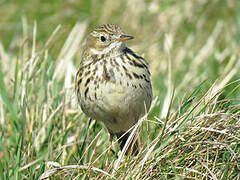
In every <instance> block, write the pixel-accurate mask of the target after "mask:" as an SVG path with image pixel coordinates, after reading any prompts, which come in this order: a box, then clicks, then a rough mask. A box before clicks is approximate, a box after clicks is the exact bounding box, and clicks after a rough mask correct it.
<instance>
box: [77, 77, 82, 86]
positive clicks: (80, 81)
mask: <svg viewBox="0 0 240 180" xmlns="http://www.w3.org/2000/svg"><path fill="white" fill-rule="evenodd" d="M81 83H82V78H80V79H79V81H78V86H80V84H81Z"/></svg>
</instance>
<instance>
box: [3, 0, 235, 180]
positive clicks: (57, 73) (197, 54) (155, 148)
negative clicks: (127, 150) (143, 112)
mask: <svg viewBox="0 0 240 180" xmlns="http://www.w3.org/2000/svg"><path fill="white" fill-rule="evenodd" d="M239 10H240V2H238V1H234V0H225V1H224V0H214V1H203V0H195V1H192V0H185V1H182V0H179V1H174V0H169V1H157V0H155V1H148V0H146V1H143V0H141V1H139V0H131V1H127V0H126V1H124V0H123V1H111V0H105V1H74V0H69V1H53V0H50V1H27V0H21V1H17V2H14V1H4V0H3V1H0V179H38V178H40V179H44V178H51V179H98V178H102V179H240V165H239V164H240V71H239V69H240V54H239V49H240V38H239V37H240V11H239ZM102 23H114V24H118V25H119V26H121V27H122V28H123V29H124V30H125V32H127V33H128V34H129V35H133V36H135V39H134V40H132V41H131V42H129V43H128V46H129V47H131V49H133V50H134V51H136V52H138V53H139V54H142V55H143V56H144V57H145V58H146V60H147V61H148V62H149V66H150V71H151V73H152V82H153V88H154V97H155V100H154V102H153V105H152V109H151V112H150V113H149V115H148V117H144V118H143V119H141V120H140V121H139V124H138V126H137V127H138V129H139V130H138V132H140V137H141V142H142V150H141V152H140V153H139V155H138V156H137V157H131V156H127V157H122V156H121V155H118V154H117V152H118V150H119V146H118V144H117V143H115V145H114V149H115V152H112V153H111V155H109V156H108V155H107V152H106V151H107V146H108V138H109V136H108V133H107V130H106V128H105V126H104V125H103V124H102V123H99V122H95V121H94V120H92V121H89V120H88V119H87V117H86V116H85V115H84V114H83V113H82V112H81V110H80V108H79V106H78V104H77V100H76V96H75V93H74V88H73V85H74V76H75V73H76V68H77V67H78V64H79V63H80V57H81V47H82V43H83V42H84V40H85V37H86V34H87V33H88V32H89V31H90V30H91V29H92V28H93V27H95V26H97V25H99V24H102ZM115 141H116V139H115ZM107 160H108V161H109V162H110V165H109V168H108V169H105V170H103V169H104V166H105V164H106V161H107Z"/></svg>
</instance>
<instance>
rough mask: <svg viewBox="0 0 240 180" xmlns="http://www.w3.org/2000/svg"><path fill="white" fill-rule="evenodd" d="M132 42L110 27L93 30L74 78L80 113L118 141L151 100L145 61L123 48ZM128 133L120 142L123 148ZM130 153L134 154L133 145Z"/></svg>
mask: <svg viewBox="0 0 240 180" xmlns="http://www.w3.org/2000/svg"><path fill="white" fill-rule="evenodd" d="M130 39H133V37H132V36H128V35H125V34H124V33H123V31H122V29H121V28H120V27H118V26H116V25H113V24H105V25H102V26H100V27H97V28H96V29H94V30H93V31H92V32H91V33H90V34H89V36H88V38H87V41H86V45H85V47H84V50H83V55H82V61H81V63H80V68H79V70H78V72H77V75H76V92H77V96H78V101H79V104H80V106H81V108H82V111H83V112H84V113H85V114H86V115H88V116H89V117H91V118H93V119H95V120H98V121H102V122H103V123H104V124H105V125H106V126H107V129H108V131H109V133H110V143H112V137H113V135H117V137H118V138H120V137H121V136H122V135H123V134H124V133H125V132H126V131H128V130H129V129H130V128H131V127H132V126H134V125H135V124H136V123H137V121H138V120H139V119H140V118H141V117H142V116H143V115H144V114H146V113H147V111H148V110H149V108H150V105H151V101H152V85H151V81H150V72H149V70H148V65H147V63H146V62H145V60H144V59H143V58H142V57H141V56H138V55H137V54H135V53H134V52H133V51H132V50H131V49H129V48H128V47H126V45H125V41H127V40H130ZM128 136H129V133H127V134H126V135H124V136H123V137H122V138H121V139H120V140H119V141H120V148H121V149H122V148H123V147H124V144H125V143H126V140H127V138H128ZM133 151H137V145H136V143H135V144H134V145H133Z"/></svg>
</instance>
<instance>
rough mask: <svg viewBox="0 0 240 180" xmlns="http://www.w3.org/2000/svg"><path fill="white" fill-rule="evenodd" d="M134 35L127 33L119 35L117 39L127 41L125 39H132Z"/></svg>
mask: <svg viewBox="0 0 240 180" xmlns="http://www.w3.org/2000/svg"><path fill="white" fill-rule="evenodd" d="M133 38H134V37H133V36H128V35H124V34H123V35H121V36H120V38H119V41H127V40H130V39H133Z"/></svg>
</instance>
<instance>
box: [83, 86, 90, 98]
mask: <svg viewBox="0 0 240 180" xmlns="http://www.w3.org/2000/svg"><path fill="white" fill-rule="evenodd" d="M88 90H89V88H88V87H87V89H86V90H85V92H84V96H85V98H87V93H88Z"/></svg>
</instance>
